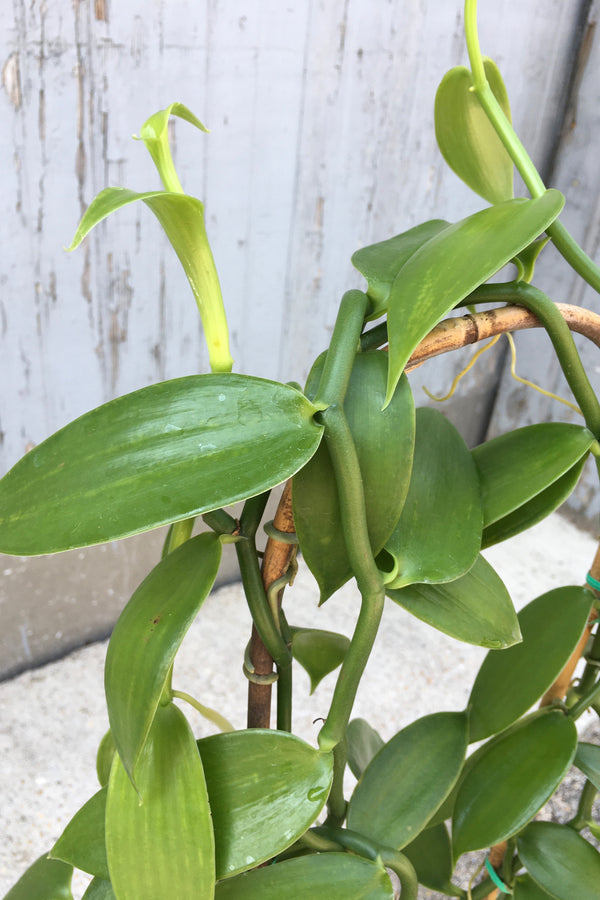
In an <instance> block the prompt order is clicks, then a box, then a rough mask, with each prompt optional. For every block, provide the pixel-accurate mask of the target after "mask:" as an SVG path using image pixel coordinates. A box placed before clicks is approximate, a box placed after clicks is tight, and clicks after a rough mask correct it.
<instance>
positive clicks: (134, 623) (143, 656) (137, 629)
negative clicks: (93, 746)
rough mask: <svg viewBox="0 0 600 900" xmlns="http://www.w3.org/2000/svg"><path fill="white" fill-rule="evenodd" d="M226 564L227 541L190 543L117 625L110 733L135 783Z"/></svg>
mask: <svg viewBox="0 0 600 900" xmlns="http://www.w3.org/2000/svg"><path fill="white" fill-rule="evenodd" d="M220 561H221V542H220V540H219V537H218V535H216V534H214V533H213V532H207V533H205V534H199V535H198V536H197V537H195V538H192V539H191V540H190V541H186V543H184V544H182V545H181V547H178V548H177V550H174V551H173V552H172V553H170V554H169V555H168V556H166V557H165V558H164V559H163V560H161V562H160V563H159V564H158V565H157V566H156V567H155V568H154V569H153V570H152V572H150V574H149V575H148V576H147V578H145V579H144V581H143V582H142V583H141V585H140V586H139V587H138V589H137V590H136V591H135V593H134V594H133V596H132V597H131V600H130V601H129V603H128V604H127V606H126V607H125V609H124V610H123V612H122V613H121V615H120V616H119V619H118V621H117V624H116V625H115V628H114V631H113V633H112V637H111V639H110V642H109V645H108V650H107V653H106V664H105V667H104V687H105V691H106V703H107V708H108V718H109V721H110V730H111V732H112V736H113V739H114V742H115V746H116V748H117V750H118V752H119V756H120V757H121V761H122V763H123V766H124V767H125V770H126V772H127V773H128V774H129V776H130V777H131V779H132V780H135V772H134V769H135V765H136V761H137V759H138V757H139V755H140V753H141V752H142V748H143V746H144V742H145V740H146V738H147V737H148V733H149V731H150V727H151V725H152V720H153V718H154V715H155V713H156V711H157V709H158V704H159V701H160V699H161V694H162V692H163V688H164V686H165V683H166V680H167V677H168V674H169V671H170V669H171V665H172V663H173V660H174V659H175V654H176V653H177V650H178V649H179V646H180V644H181V642H182V640H183V638H184V636H185V634H186V632H187V630H188V628H189V627H190V625H191V624H192V622H193V620H194V618H195V617H196V614H197V613H198V610H199V609H200V607H201V606H202V603H203V602H204V600H205V599H206V597H207V596H208V594H209V592H210V589H211V588H212V586H213V584H214V580H215V578H216V577H217V572H218V570H219V563H220Z"/></svg>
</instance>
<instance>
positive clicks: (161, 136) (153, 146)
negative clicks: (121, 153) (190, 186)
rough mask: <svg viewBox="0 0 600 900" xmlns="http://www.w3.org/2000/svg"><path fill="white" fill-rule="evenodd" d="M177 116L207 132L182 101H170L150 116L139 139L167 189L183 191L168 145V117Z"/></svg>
mask: <svg viewBox="0 0 600 900" xmlns="http://www.w3.org/2000/svg"><path fill="white" fill-rule="evenodd" d="M170 116H177V117H178V118H180V119H184V120H185V121H186V122H189V123H190V124H191V125H194V126H195V127H196V128H198V129H199V130H200V131H204V132H205V133H208V128H206V127H205V126H204V125H203V124H202V122H201V121H200V119H198V118H196V116H195V115H194V113H193V112H192V111H191V110H190V109H188V107H187V106H184V105H183V103H171V104H170V105H169V106H167V108H166V109H161V110H159V111H158V112H156V113H154V115H153V116H150V118H149V119H147V120H146V121H145V122H144V124H143V125H142V128H141V130H140V140H142V141H143V142H144V144H145V145H146V150H147V151H148V153H149V154H150V156H151V157H152V160H153V162H154V165H155V166H156V168H157V169H158V173H159V175H160V177H161V179H162V182H163V184H164V186H165V189H166V190H167V191H171V190H173V191H178V192H180V193H183V189H182V187H181V184H180V183H179V178H178V177H177V173H176V172H175V166H174V164H173V157H172V155H171V148H170V147H169V129H168V126H169V117H170Z"/></svg>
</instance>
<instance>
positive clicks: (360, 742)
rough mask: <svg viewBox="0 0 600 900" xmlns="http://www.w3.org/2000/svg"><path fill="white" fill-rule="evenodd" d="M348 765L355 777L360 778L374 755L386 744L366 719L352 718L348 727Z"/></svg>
mask: <svg viewBox="0 0 600 900" xmlns="http://www.w3.org/2000/svg"><path fill="white" fill-rule="evenodd" d="M346 743H347V745H348V766H349V767H350V771H351V772H352V774H353V775H354V776H355V778H360V777H361V775H362V773H363V772H364V770H365V769H366V768H367V766H368V765H369V763H370V762H371V760H372V759H373V757H374V756H375V754H376V753H378V752H379V751H380V750H381V748H382V747H383V745H384V743H385V742H384V740H383V738H382V737H381V735H380V734H379V732H377V731H375V729H374V728H373V727H372V726H371V725H369V723H368V722H366V721H365V720H364V719H352V720H351V721H350V722H349V723H348V727H347V728H346Z"/></svg>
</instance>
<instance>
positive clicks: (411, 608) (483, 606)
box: [386, 556, 521, 649]
mask: <svg viewBox="0 0 600 900" xmlns="http://www.w3.org/2000/svg"><path fill="white" fill-rule="evenodd" d="M386 593H387V596H388V597H389V598H390V599H391V600H393V601H394V603H397V604H398V605H399V606H402V607H403V608H404V609H406V610H408V612H409V613H412V615H413V616H416V617H417V618H418V619H421V620H422V621H423V622H427V624H428V625H432V626H433V628H437V629H438V630H439V631H443V632H444V634H449V635H450V637H453V638H456V639H457V640H459V641H465V642H466V643H467V644H476V645H477V646H480V647H493V648H495V649H499V648H502V647H510V646H512V644H516V643H517V642H518V641H519V640H520V639H521V632H520V631H519V622H518V619H517V614H516V612H515V608H514V606H513V604H512V600H511V599H510V594H509V593H508V591H507V590H506V587H505V585H504V582H503V581H502V579H501V578H500V576H499V575H498V573H497V572H496V571H495V570H494V569H493V568H492V567H491V566H490V564H489V563H488V562H487V560H485V559H484V558H483V556H479V557H478V558H477V560H476V561H475V564H474V565H473V566H472V568H471V569H470V570H469V571H468V572H467V573H466V575H462V576H461V577H460V578H457V579H456V580H455V581H450V582H449V583H448V584H411V585H409V586H408V587H405V588H402V589H401V590H398V591H396V590H390V589H386Z"/></svg>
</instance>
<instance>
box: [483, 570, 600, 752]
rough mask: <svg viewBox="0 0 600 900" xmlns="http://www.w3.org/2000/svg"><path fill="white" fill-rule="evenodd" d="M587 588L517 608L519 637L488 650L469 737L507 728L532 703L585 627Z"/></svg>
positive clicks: (570, 589) (555, 593) (564, 591)
mask: <svg viewBox="0 0 600 900" xmlns="http://www.w3.org/2000/svg"><path fill="white" fill-rule="evenodd" d="M593 599H594V597H593V594H592V592H591V591H589V590H586V589H585V588H582V587H579V586H578V585H572V586H570V587H561V588H556V589H555V590H553V591H548V592H547V593H545V594H542V595H541V596H540V597H537V598H536V599H535V600H533V601H532V602H531V603H529V604H528V605H527V606H526V607H525V608H524V609H522V610H521V612H520V613H519V616H518V619H519V627H520V629H521V634H522V637H523V640H522V642H521V643H520V644H516V645H515V646H514V647H510V648H509V649H508V650H501V651H497V650H491V651H490V653H488V654H487V656H486V658H485V659H484V661H483V663H482V664H481V668H480V669H479V672H478V673H477V677H476V679H475V682H474V684H473V688H472V690H471V696H470V697H469V712H470V718H469V729H470V739H471V741H480V740H482V739H483V738H486V737H488V736H489V735H490V734H496V733H498V732H499V731H502V730H503V729H505V728H507V727H508V726H509V725H511V724H512V723H513V722H516V720H517V719H518V718H519V717H520V716H522V715H523V713H525V712H527V710H528V709H529V708H530V707H531V706H533V704H534V703H536V701H537V700H539V698H540V697H541V696H542V694H543V693H544V691H546V690H547V689H548V688H549V687H550V685H551V684H552V683H553V682H554V680H555V678H557V676H558V675H559V673H560V672H561V671H562V669H563V668H564V666H565V665H566V663H567V661H568V660H569V658H570V656H571V654H572V652H573V650H574V649H575V647H576V646H577V643H578V641H579V639H580V637H581V635H582V633H583V630H584V628H585V626H586V623H587V620H588V616H589V613H590V609H591V606H592V601H593Z"/></svg>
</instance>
